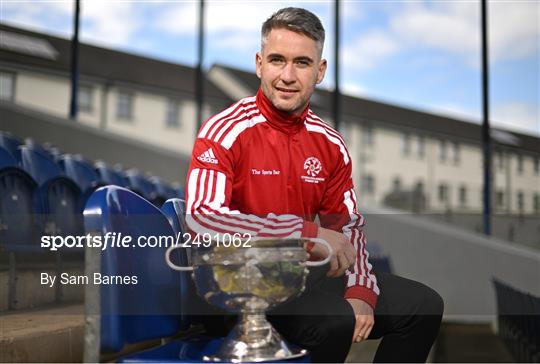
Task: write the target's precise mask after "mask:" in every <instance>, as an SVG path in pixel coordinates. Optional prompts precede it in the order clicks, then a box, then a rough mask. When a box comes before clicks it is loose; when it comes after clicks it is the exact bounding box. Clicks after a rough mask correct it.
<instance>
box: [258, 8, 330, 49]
mask: <svg viewBox="0 0 540 364" xmlns="http://www.w3.org/2000/svg"><path fill="white" fill-rule="evenodd" d="M279 28H282V29H288V30H291V31H293V32H296V33H301V34H303V35H305V36H308V37H309V38H311V39H313V40H314V41H315V42H317V45H318V47H319V51H320V53H321V54H322V49H323V46H324V27H323V25H322V23H321V21H320V20H319V18H318V17H317V15H315V14H313V13H312V12H311V11H309V10H306V9H303V8H293V7H288V8H283V9H280V10H278V11H276V12H275V13H274V14H272V16H271V17H270V18H268V19H266V21H265V22H264V23H263V25H262V28H261V48H262V46H263V45H264V40H265V38H266V37H267V36H268V34H269V33H270V31H271V30H272V29H279Z"/></svg>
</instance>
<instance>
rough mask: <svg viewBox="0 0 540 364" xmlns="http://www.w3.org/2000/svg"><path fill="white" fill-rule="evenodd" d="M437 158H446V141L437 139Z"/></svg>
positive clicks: (442, 160)
mask: <svg viewBox="0 0 540 364" xmlns="http://www.w3.org/2000/svg"><path fill="white" fill-rule="evenodd" d="M439 160H440V161H441V162H444V161H445V160H446V141H444V140H439Z"/></svg>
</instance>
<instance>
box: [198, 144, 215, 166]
mask: <svg viewBox="0 0 540 364" xmlns="http://www.w3.org/2000/svg"><path fill="white" fill-rule="evenodd" d="M197 159H198V160H200V161H201V162H206V163H212V164H218V160H217V158H216V156H215V155H214V152H213V151H212V148H210V149H208V150H207V151H206V152H204V153H203V154H201V155H200V156H198V157H197Z"/></svg>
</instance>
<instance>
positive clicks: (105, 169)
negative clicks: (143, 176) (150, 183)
mask: <svg viewBox="0 0 540 364" xmlns="http://www.w3.org/2000/svg"><path fill="white" fill-rule="evenodd" d="M95 167H96V172H97V173H98V176H99V181H100V183H101V184H102V185H104V186H105V185H115V186H120V187H129V183H128V181H127V178H126V177H125V176H124V175H123V173H122V171H121V170H120V169H119V168H112V167H111V166H109V165H107V164H106V163H105V162H101V161H98V162H96V163H95Z"/></svg>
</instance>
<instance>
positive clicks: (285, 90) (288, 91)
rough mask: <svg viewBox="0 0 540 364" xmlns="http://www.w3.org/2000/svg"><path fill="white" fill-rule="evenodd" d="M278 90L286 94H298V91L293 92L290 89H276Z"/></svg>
mask: <svg viewBox="0 0 540 364" xmlns="http://www.w3.org/2000/svg"><path fill="white" fill-rule="evenodd" d="M276 90H278V91H281V92H284V93H286V94H293V93H295V92H298V90H293V89H288V88H283V87H276Z"/></svg>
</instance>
